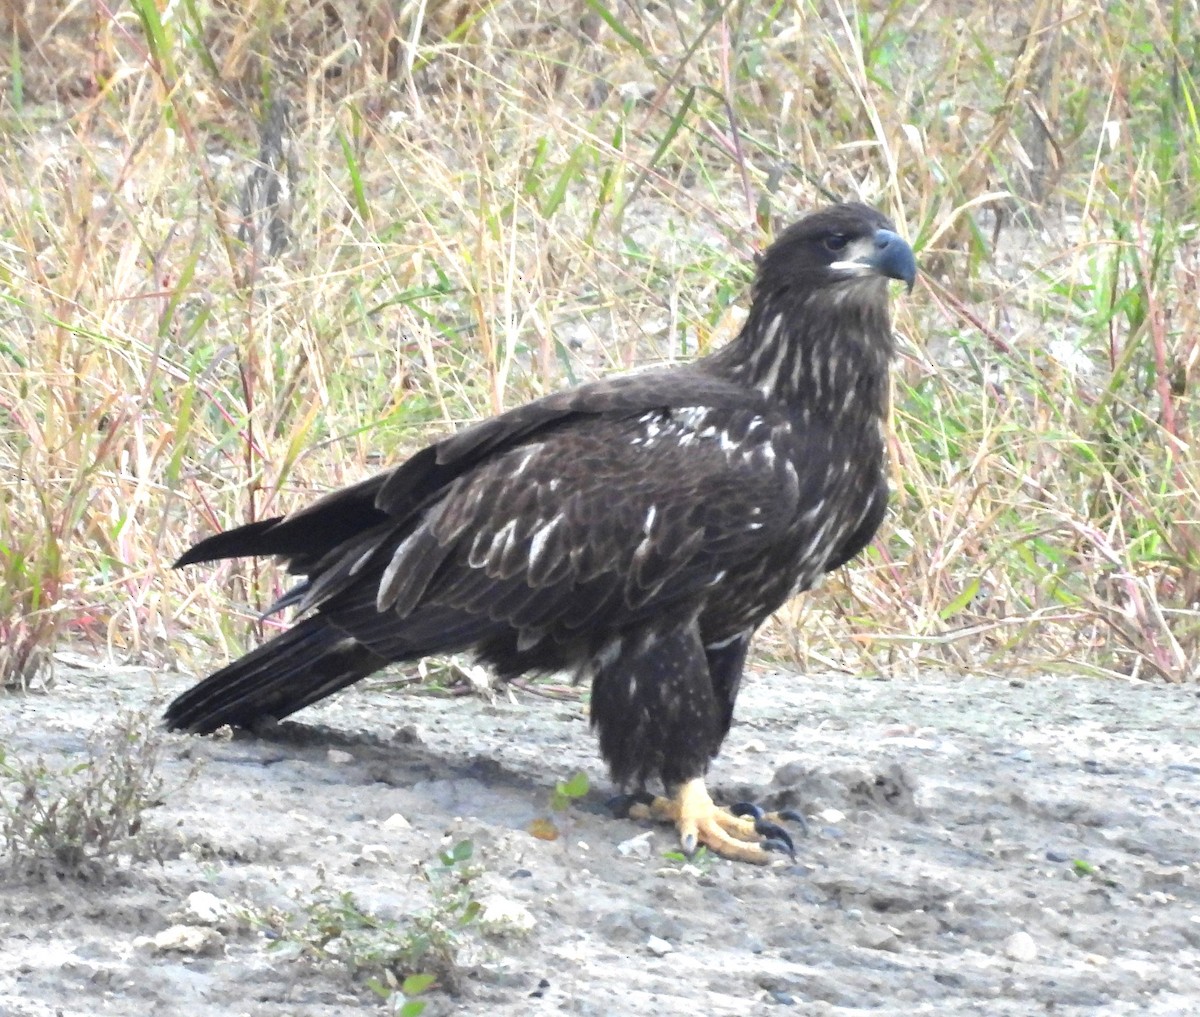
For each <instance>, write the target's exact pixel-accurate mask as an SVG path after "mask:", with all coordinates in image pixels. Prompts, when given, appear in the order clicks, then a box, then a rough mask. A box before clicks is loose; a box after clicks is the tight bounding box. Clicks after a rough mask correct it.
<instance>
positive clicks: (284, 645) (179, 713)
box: [163, 614, 387, 734]
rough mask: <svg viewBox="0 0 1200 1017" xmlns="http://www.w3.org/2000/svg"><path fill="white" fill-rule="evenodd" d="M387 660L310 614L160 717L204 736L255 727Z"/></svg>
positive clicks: (212, 677)
mask: <svg viewBox="0 0 1200 1017" xmlns="http://www.w3.org/2000/svg"><path fill="white" fill-rule="evenodd" d="M386 663H387V661H386V660H385V659H384V658H382V657H380V656H379V655H378V654H376V653H373V652H372V651H371V650H369V649H368V648H367V647H366V646H364V645H363V644H362V643H360V642H358V641H357V640H356V639H354V638H352V637H350V636H347V635H346V634H345V633H344V632H341V631H339V630H338V629H336V628H334V627H333V626H332V625H330V624H329V622H327V621H326V620H325V619H324V618H323V617H321V615H319V614H318V615H313V616H312V617H309V618H305V619H304V620H303V621H301V622H299V623H298V624H296V625H294V626H293V627H292V628H290V629H288V630H287V631H286V632H283V633H281V634H280V635H278V636H276V637H275V638H274V639H271V640H270V641H268V642H266V643H263V645H262V646H260V647H258V648H257V649H256V650H252V651H251V652H250V653H247V654H246V655H245V656H244V657H239V658H238V659H237V660H235V661H234V662H233V663H232V664H228V665H226V666H225V667H223V668H221V670H220V671H216V672H214V673H213V674H211V675H209V677H207V678H206V679H204V681H202V682H200V684H199V685H196V686H194V687H193V688H190V689H188V691H186V692H184V693H183V694H182V695H180V696H178V697H177V698H176V699H175V700H174V701H173V702H172V703H171V705H170V706H168V707H167V712H166V714H165V715H164V717H163V720H164V722H165V723H166V725H167V727H168V728H171V729H172V730H184V731H192V732H194V733H197V734H207V733H208V732H210V731H215V730H216V729H217V728H219V727H221V726H223V725H225V724H229V725H232V726H233V727H245V728H254V727H256V726H257V725H259V724H261V723H262V722H264V721H267V720H269V719H274V720H282V719H283V718H284V717H286V716H288V715H289V714H292V713H295V712H296V711H297V710H299V709H301V708H303V707H305V706H308V705H309V704H311V703H315V702H316V701H317V700H319V699H324V698H325V697H326V696H329V695H332V694H333V693H334V692H337V691H338V690H339V689H343V688H345V687H346V686H347V685H351V684H353V683H354V682H356V681H358V680H359V679H360V678H365V677H366V676H367V675H369V674H371V673H372V672H373V671H377V670H379V668H381V667H383V666H384V664H386Z"/></svg>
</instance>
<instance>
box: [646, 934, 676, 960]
mask: <svg viewBox="0 0 1200 1017" xmlns="http://www.w3.org/2000/svg"><path fill="white" fill-rule="evenodd" d="M646 949H647V950H649V951H650V952H651V953H652V954H654V956H655V957H665V956H666V955H667V954H669V953H674V952H675V947H673V946H672V945H671V944H670V943H668V942H667V941H666V940H665V939H661V938H659V937H658V936H651V937H650V938H649V939H647V940H646Z"/></svg>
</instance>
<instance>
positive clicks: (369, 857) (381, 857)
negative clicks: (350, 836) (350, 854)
mask: <svg viewBox="0 0 1200 1017" xmlns="http://www.w3.org/2000/svg"><path fill="white" fill-rule="evenodd" d="M359 856H360V857H361V858H362V860H363V861H364V862H370V863H371V864H373V865H391V864H392V862H393V861H394V859H393V858H392V853H391V851H389V850H388V849H387V848H386V847H384V846H383V845H382V844H364V845H363V846H362V850H361V851H360V852H359Z"/></svg>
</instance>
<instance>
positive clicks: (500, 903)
mask: <svg viewBox="0 0 1200 1017" xmlns="http://www.w3.org/2000/svg"><path fill="white" fill-rule="evenodd" d="M475 920H476V922H478V924H479V927H480V928H481V929H482V930H483V931H484V932H486V933H489V934H490V935H493V936H506V935H522V936H523V935H526V934H528V933H530V932H532V931H533V929H534V926H536V925H537V919H536V918H535V917H534V916H533V912H532V911H530V910H529V908H527V907H526V906H525V905H524V904H522V903H521V902H520V901H519V900H513V899H512V898H511V897H505V896H503V895H502V894H498V893H492V894H488V895H487V896H486V897H484V898H482V899H481V900H480V901H479V915H478V917H477V918H476V919H475Z"/></svg>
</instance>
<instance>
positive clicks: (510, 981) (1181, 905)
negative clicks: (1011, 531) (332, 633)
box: [0, 669, 1200, 1017]
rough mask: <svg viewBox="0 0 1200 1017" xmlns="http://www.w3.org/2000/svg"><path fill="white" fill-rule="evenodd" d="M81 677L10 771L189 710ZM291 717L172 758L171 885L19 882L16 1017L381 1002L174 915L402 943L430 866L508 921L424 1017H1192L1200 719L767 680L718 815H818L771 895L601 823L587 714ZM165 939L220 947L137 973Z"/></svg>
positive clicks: (1197, 933) (147, 871) (167, 769)
mask: <svg viewBox="0 0 1200 1017" xmlns="http://www.w3.org/2000/svg"><path fill="white" fill-rule="evenodd" d="M65 670H66V673H65V674H64V675H63V676H62V678H61V680H60V682H59V685H58V687H57V688H56V689H54V691H53V692H52V693H51V694H49V695H45V696H35V695H30V696H26V697H10V698H8V699H6V700H5V703H4V711H3V717H0V743H3V744H4V745H6V746H8V747H9V749H10V751H11V752H12V753H13V754H14V755H20V756H24V757H29V756H36V755H37V754H41V755H43V756H45V757H47V759H48V760H52V759H73V758H76V757H77V756H79V755H80V754H82V753H83V752H84V750H85V745H86V733H87V731H88V730H89V729H91V728H92V727H93V726H94V725H95V724H96V723H97V721H99V720H101V719H103V717H104V716H105V715H106V714H108V713H111V712H113V711H115V710H116V708H117V707H118V706H119V707H122V708H130V707H132V708H139V709H140V708H144V707H147V706H149V705H150V704H151V703H152V702H153V703H161V702H162V701H163V700H164V699H165V698H166V696H167V695H169V694H171V693H173V692H176V691H178V690H180V689H181V688H183V687H184V686H185V685H186V684H188V682H189V681H190V679H185V678H182V677H175V676H172V677H169V678H162V679H160V688H159V690H158V691H157V692H156V691H155V690H154V687H153V685H154V683H153V681H152V677H151V676H150V675H148V674H146V673H145V672H139V671H133V670H121V671H116V672H114V671H112V670H108V671H99V670H87V669H65ZM300 719H301V721H302V724H298V725H295V726H292V727H288V728H286V729H285V731H284V737H282V738H281V739H279V740H274V741H261V740H254V739H238V740H233V741H222V740H218V739H201V738H188V737H182V736H169V737H168V738H167V743H166V745H167V748H166V753H165V758H164V761H163V763H162V765H161V768H160V769H161V773H162V775H163V776H164V777H165V779H166V781H167V784H168V785H171V784H172V783H179V782H180V781H182V780H183V777H184V775H185V774H186V773H187V772H188V771H189V769H190V768H192V767H193V766H194V765H195V764H196V762H197V761H199V762H200V764H201V772H200V773H199V775H198V777H197V778H196V779H195V780H193V781H192V782H190V783H187V784H186V785H185V786H184V787H183V788H182V789H181V790H179V791H177V792H174V793H172V794H171V795H170V796H169V797H168V798H167V800H166V802H165V803H164V804H163V805H162V806H161V807H159V808H156V809H154V810H152V811H151V812H150V813H148V816H147V823H148V824H149V825H151V826H153V828H154V830H155V831H157V832H158V833H162V834H166V835H167V839H168V843H169V844H173V845H175V847H174V849H172V850H168V851H167V852H166V856H165V857H164V859H163V861H162V863H161V864H159V863H157V862H150V863H141V864H137V865H130V866H125V867H123V868H121V869H120V870H119V871H116V872H113V873H111V874H110V875H109V876H108V878H106V879H105V880H103V881H99V880H93V881H90V882H83V883H79V882H57V881H51V882H39V881H35V880H31V879H14V878H13V877H11V876H6V877H5V880H6V883H7V885H6V886H5V887H4V892H3V895H2V897H0V937H2V938H3V942H4V949H3V952H2V954H0V1014H4V1015H10V1014H11V1015H20V1017H33V1015H37V1017H41V1015H51V1014H56V1015H57V1014H62V1015H67V1017H70V1015H75V1014H80V1015H83V1014H87V1015H97V1014H105V1015H109V1014H111V1015H118V1014H129V1015H137V1017H142V1015H144V1014H146V1013H149V1012H154V1013H160V1014H176V1013H179V1014H184V1013H186V1014H188V1015H189V1017H209V1015H218V1014H222V1015H223V1014H232V1013H237V1014H252V1015H257V1014H278V1013H283V1012H286V1013H288V1014H298V1015H305V1014H328V1013H335V1012H342V1011H344V1010H347V1009H349V1008H351V1007H353V1006H356V1005H361V1004H362V1003H364V1002H368V1003H369V1002H370V1001H372V1000H376V999H377V997H375V996H374V995H372V994H371V992H370V991H369V990H368V989H366V988H365V987H364V986H363V985H362V984H361V980H360V981H355V980H354V979H352V978H351V977H350V976H349V975H348V974H346V973H345V972H344V971H342V970H340V969H339V968H337V967H336V966H333V967H330V966H324V967H322V966H318V965H314V964H312V963H308V962H305V961H303V960H299V959H296V958H294V957H289V956H288V955H286V953H285V952H281V951H272V950H269V949H268V945H269V944H268V937H267V935H265V934H264V931H263V929H262V928H261V927H255V926H253V925H247V924H245V923H244V922H240V923H239V922H226V924H225V925H224V926H222V924H221V922H220V921H218V920H216V919H211V920H207V921H206V920H205V919H204V918H203V917H202V916H198V915H196V914H195V913H193V912H194V909H193V912H189V911H188V908H187V904H186V902H187V899H188V897H189V895H190V894H192V893H193V892H194V891H204V892H206V893H207V894H211V895H213V897H215V898H216V899H217V900H218V901H219V902H223V903H225V904H229V905H233V906H234V907H235V908H236V909H242V910H243V911H249V912H254V913H258V914H265V913H268V912H270V911H271V910H272V909H275V910H276V911H277V912H279V913H285V912H288V911H289V909H290V910H291V911H294V910H295V909H296V907H297V906H298V902H302V901H304V900H306V899H309V898H310V897H311V896H312V895H313V894H315V893H321V892H329V893H341V892H347V891H348V892H350V893H352V894H353V895H354V896H355V898H356V899H357V900H358V901H359V902H360V904H361V905H362V907H364V908H369V909H370V910H371V911H372V912H373V913H375V914H379V915H383V916H394V917H397V918H402V917H403V916H405V915H407V914H411V913H412V912H413V911H414V909H418V908H422V907H426V906H427V905H428V901H429V885H428V882H427V880H425V879H423V878H422V877H421V875H420V871H419V863H426V862H428V861H429V860H430V859H432V858H434V857H435V856H436V855H437V853H438V851H439V850H440V849H444V848H445V847H446V846H447V845H449V844H453V843H456V842H458V841H461V840H463V839H470V840H471V841H472V842H473V844H474V846H475V859H474V861H475V862H477V863H478V864H479V865H480V866H481V867H482V869H483V873H482V874H481V875H480V876H478V877H477V880H476V883H475V889H476V891H477V892H478V894H479V895H480V896H481V897H486V898H487V899H489V900H491V901H493V902H496V901H498V902H500V905H498V906H500V907H501V909H503V908H508V909H510V910H511V911H512V913H513V914H516V915H517V916H519V921H515V922H513V923H509V924H507V925H506V924H505V923H503V922H500V923H497V924H494V925H493V926H492V930H493V931H492V932H491V933H490V934H483V933H482V931H481V930H480V931H478V932H472V933H471V934H470V937H469V939H470V942H469V946H470V948H469V949H464V954H463V956H462V958H461V960H462V963H463V968H462V976H463V985H462V991H461V994H460V995H458V996H451V995H447V994H441V993H437V994H433V995H430V996H428V997H426V998H428V999H429V1008H428V1009H427V1010H426V1013H427V1014H431V1015H436V1014H474V1013H488V1014H500V1015H509V1014H511V1015H514V1017H515V1015H518V1014H520V1015H525V1014H539V1013H547V1014H550V1013H557V1012H560V1011H564V1012H568V1013H576V1014H588V1015H593V1014H594V1015H611V1014H631V1015H632V1014H638V1015H672V1014H694V1013H705V1014H709V1015H713V1017H723V1015H735V1014H736V1015H739V1017H744V1015H746V1014H760V1013H761V1014H768V1013H770V1014H774V1013H787V1012H794V1013H802V1014H805V1015H810V1014H812V1015H824V1014H829V1015H843V1014H858V1013H866V1012H869V1013H871V1014H878V1015H901V1014H903V1015H909V1014H914V1013H937V1014H943V1015H954V1014H987V1015H997V1017H1004V1015H1012V1017H1018V1015H1019V1017H1028V1015H1030V1014H1034V1013H1054V1014H1105V1015H1123V1014H1135V1013H1136V1014H1139V1015H1145V1014H1151V1015H1180V1017H1184V1015H1189V1017H1191V1015H1196V1014H1198V1013H1200V868H1198V866H1197V858H1198V852H1197V846H1198V843H1200V822H1198V821H1197V818H1196V817H1197V812H1198V809H1200V698H1198V696H1197V692H1196V690H1195V689H1194V688H1185V687H1162V686H1151V685H1137V684H1121V683H1115V682H1098V681H1092V680H1084V679H1065V678H1043V679H1038V680H1032V681H1027V682H1014V683H1011V684H1010V683H1005V682H1002V681H997V680H994V679H992V680H983V679H979V680H976V679H965V680H951V679H943V678H936V677H928V676H922V677H921V678H920V680H911V681H909V680H891V681H871V680H854V679H847V678H837V677H834V678H830V677H812V676H806V677H801V676H796V675H790V674H759V675H755V676H754V677H753V678H752V679H751V680H750V681H749V682H748V683H747V687H746V689H745V691H744V692H743V695H742V702H741V703H740V704H739V718H738V722H737V723H736V724H735V726H734V729H733V732H732V733H731V735H730V738H729V741H728V743H727V746H726V750H725V752H724V753H723V755H722V757H721V758H720V759H719V760H718V762H717V765H716V766H715V767H714V770H713V773H712V785H713V788H714V790H715V793H716V794H717V795H719V796H722V797H723V798H724V799H725V800H731V799H735V798H753V799H756V800H759V801H762V802H765V803H767V804H774V805H790V806H792V807H797V808H799V809H800V810H801V811H802V812H803V813H804V814H805V815H806V816H807V817H808V822H809V827H810V832H809V835H808V837H807V838H805V839H803V840H801V841H800V842H799V852H798V859H797V862H796V863H795V864H790V863H788V862H786V861H784V860H781V862H780V863H779V864H778V865H777V866H775V867H773V868H769V869H761V868H755V867H751V866H746V865H737V864H732V863H727V862H724V861H722V860H716V859H710V860H708V861H707V862H705V863H704V864H702V865H700V866H696V867H684V866H682V865H680V864H679V863H678V862H675V861H670V860H667V859H664V857H663V852H665V851H668V850H670V849H671V848H672V847H673V846H674V842H673V838H672V836H671V833H670V831H668V830H666V829H653V830H650V829H649V828H648V827H646V826H643V825H640V824H638V823H635V822H633V821H629V820H614V819H612V818H609V817H608V816H607V814H606V812H605V808H604V800H605V798H606V797H607V795H608V794H609V793H610V792H611V789H610V788H609V786H608V784H607V781H606V778H605V776H604V774H603V770H602V767H601V765H600V763H599V761H598V759H597V756H596V752H595V744H594V740H593V737H592V735H591V733H590V731H589V730H588V724H587V718H586V715H585V713H584V711H583V709H582V708H581V707H580V706H577V705H575V704H573V703H567V704H564V703H555V702H547V701H544V700H540V699H535V698H534V697H530V696H528V695H522V696H520V699H519V701H517V702H511V701H509V699H508V698H507V697H506V696H503V695H502V696H500V697H499V698H498V699H497V701H496V702H494V703H488V702H484V701H481V700H477V699H453V700H446V699H437V698H432V697H430V696H427V695H421V694H415V693H411V694H397V693H390V692H380V691H372V690H369V689H366V690H358V689H356V690H351V691H350V692H348V693H346V694H343V695H341V696H339V697H336V698H335V699H334V701H332V702H329V703H326V704H322V705H321V706H319V707H316V708H313V709H310V710H307V711H305V712H304V713H303V714H301V715H300ZM577 770H586V771H587V772H588V773H589V775H590V777H591V781H592V786H593V790H592V791H591V792H590V793H589V795H588V796H587V798H586V799H584V800H583V801H581V802H578V803H576V804H575V805H574V806H573V807H572V809H571V810H570V811H569V812H568V813H566V814H565V818H564V816H563V815H555V816H554V819H555V822H556V823H557V824H558V825H559V826H560V827H561V828H562V830H563V832H564V834H565V836H563V837H561V838H560V839H559V840H557V841H553V842H551V841H543V840H538V839H536V838H535V837H533V836H531V835H530V834H529V833H528V832H527V831H528V829H529V827H530V823H531V822H532V821H534V820H535V819H538V818H544V817H547V816H548V815H550V812H549V808H548V799H549V795H550V791H551V789H552V787H553V785H554V783H555V781H556V780H561V779H564V778H566V777H569V776H570V775H571V774H572V773H573V772H575V771H577ZM397 817H403V818H397ZM622 843H623V844H624V847H623V850H619V849H618V844H622ZM529 918H532V920H533V922H534V923H535V924H533V927H532V929H530V930H529V931H526V932H521V931H519V930H518V928H517V926H518V925H520V924H521V923H522V922H526V921H527V920H528V919H529ZM174 926H182V927H194V928H195V929H197V930H205V929H208V931H197V932H196V934H195V936H194V937H193V939H194V941H193V942H191V943H190V944H184V943H178V944H176V946H174V947H166V948H161V947H155V946H154V945H153V944H150V943H147V941H146V937H153V936H155V935H157V934H161V933H163V932H164V930H169V929H171V928H172V927H174ZM209 927H212V928H209ZM173 934H174V935H176V936H180V935H183V934H182V933H179V932H178V931H176V932H175V933H173ZM465 942H466V937H464V943H465ZM189 951H190V952H189ZM378 1005H379V1006H381V1007H382V1004H378ZM789 1008H790V1009H789Z"/></svg>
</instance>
